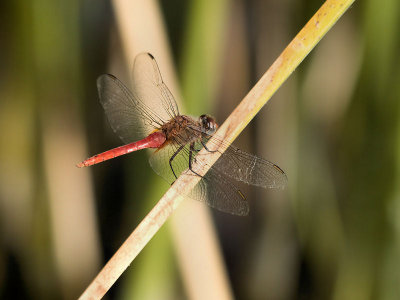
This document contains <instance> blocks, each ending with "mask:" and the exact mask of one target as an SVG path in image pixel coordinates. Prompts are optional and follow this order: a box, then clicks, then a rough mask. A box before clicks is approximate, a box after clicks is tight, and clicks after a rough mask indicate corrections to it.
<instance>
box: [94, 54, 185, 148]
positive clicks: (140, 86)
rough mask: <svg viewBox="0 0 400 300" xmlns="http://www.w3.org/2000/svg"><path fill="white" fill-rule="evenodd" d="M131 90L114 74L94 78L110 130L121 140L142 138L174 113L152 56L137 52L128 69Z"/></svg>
mask: <svg viewBox="0 0 400 300" xmlns="http://www.w3.org/2000/svg"><path fill="white" fill-rule="evenodd" d="M132 77H133V78H132V88H133V90H132V92H131V91H130V90H129V89H128V88H127V87H126V86H125V85H124V84H123V83H122V82H121V81H120V80H118V79H117V78H116V77H115V76H113V75H109V74H105V75H102V76H100V77H99V78H98V79H97V88H98V91H99V96H100V102H101V104H102V106H103V108H104V110H105V112H106V115H107V118H108V120H109V122H110V125H111V127H112V129H113V130H114V132H115V133H116V134H117V135H118V136H119V137H120V138H121V139H122V140H123V141H124V142H125V143H130V142H132V141H135V140H138V139H142V138H144V137H145V136H147V135H148V134H150V133H151V132H152V131H153V130H154V129H158V128H160V127H161V126H162V125H163V124H164V123H165V122H167V121H169V120H170V119H171V118H172V117H174V116H176V115H178V113H179V112H178V107H177V104H176V102H175V100H174V98H173V96H172V94H171V93H170V91H169V90H168V88H167V86H166V85H165V84H164V82H163V81H162V78H161V74H160V71H159V69H158V66H157V63H156V61H155V59H154V58H153V56H151V54H149V53H141V54H139V55H138V56H137V57H136V58H135V62H134V65H133V69H132Z"/></svg>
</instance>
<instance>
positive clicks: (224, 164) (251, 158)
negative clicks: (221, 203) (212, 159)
mask: <svg viewBox="0 0 400 300" xmlns="http://www.w3.org/2000/svg"><path fill="white" fill-rule="evenodd" d="M213 167H214V168H215V169H217V170H218V171H220V172H221V173H223V174H225V175H227V176H229V177H230V178H232V179H235V180H239V181H242V182H244V183H247V184H251V185H255V186H260V187H263V188H277V189H283V188H284V187H285V186H286V185H287V177H286V174H285V173H284V172H283V171H282V169H281V168H279V167H278V166H277V165H276V164H274V163H272V162H269V161H268V160H265V159H263V158H261V157H258V156H255V155H252V154H250V153H247V152H245V151H242V150H240V149H239V148H236V147H235V146H229V147H228V149H227V150H225V152H224V153H223V154H222V155H221V157H220V158H219V159H218V160H217V161H216V163H215V164H214V166H213Z"/></svg>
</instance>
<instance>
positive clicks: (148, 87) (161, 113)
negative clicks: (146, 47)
mask: <svg viewBox="0 0 400 300" xmlns="http://www.w3.org/2000/svg"><path fill="white" fill-rule="evenodd" d="M132 91H133V94H134V95H135V96H137V97H138V98H139V99H141V100H142V101H143V102H144V103H146V105H147V106H148V108H149V109H150V110H151V111H153V112H156V113H157V117H158V118H159V119H160V121H162V122H166V121H169V120H170V119H172V118H173V117H175V116H177V115H179V110H178V106H177V104H176V101H175V99H174V97H173V95H172V94H171V92H170V91H169V89H168V87H167V86H166V85H165V83H164V82H163V79H162V77H161V72H160V69H159V68H158V65H157V62H156V60H155V59H154V57H153V56H152V55H151V54H150V53H140V54H138V55H137V56H136V58H135V62H134V64H133V68H132Z"/></svg>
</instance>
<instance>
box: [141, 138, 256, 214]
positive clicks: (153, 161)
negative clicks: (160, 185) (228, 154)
mask: <svg viewBox="0 0 400 300" xmlns="http://www.w3.org/2000/svg"><path fill="white" fill-rule="evenodd" d="M199 146H200V145H195V149H200V147H199ZM181 147H182V146H180V145H179V144H173V143H171V144H168V145H167V146H164V147H163V148H161V149H157V150H156V151H155V152H154V153H153V154H152V155H151V157H150V160H149V161H150V165H151V167H152V168H153V170H154V171H155V172H156V173H157V174H158V175H160V176H161V177H163V178H164V179H165V180H166V181H167V182H168V183H169V184H172V183H173V182H174V181H175V180H176V177H179V176H198V175H196V174H194V173H193V172H192V171H190V170H187V169H188V167H189V146H188V145H185V146H183V147H182V148H181ZM192 153H193V154H194V155H195V153H194V152H192ZM171 158H173V159H171ZM171 166H172V168H171ZM172 170H173V171H172ZM174 173H175V175H176V177H175V175H174ZM185 196H188V197H190V198H192V199H195V200H198V201H201V202H204V203H206V204H208V205H209V206H211V207H213V208H216V209H218V210H220V211H223V212H227V213H231V214H234V215H242V216H243V215H247V214H248V211H249V205H248V202H247V201H246V199H245V197H244V196H243V194H242V193H241V192H240V190H239V189H238V188H237V187H236V186H235V185H234V184H233V183H232V182H231V181H230V180H229V178H227V176H226V175H225V174H223V173H221V172H219V171H218V170H216V169H213V168H211V169H210V170H209V171H208V172H207V174H206V175H204V176H203V177H202V178H201V180H200V181H199V183H198V184H197V185H196V186H195V187H194V188H193V189H192V190H191V191H190V192H189V193H188V194H187V195H185Z"/></svg>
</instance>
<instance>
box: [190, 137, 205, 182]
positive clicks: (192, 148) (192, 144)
mask: <svg viewBox="0 0 400 300" xmlns="http://www.w3.org/2000/svg"><path fill="white" fill-rule="evenodd" d="M193 151H196V149H194V143H191V144H190V149H189V170H190V171H192V172H193V173H194V174H196V175H197V176H200V177H202V176H201V175H200V174H198V173H196V172H195V171H193V169H192V155H193ZM197 151H198V150H197Z"/></svg>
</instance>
